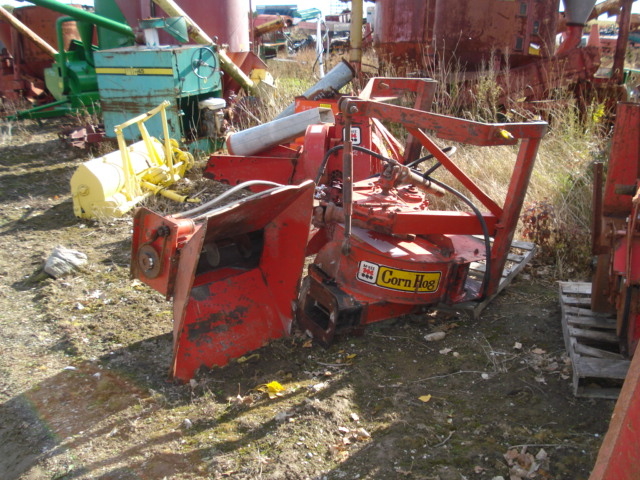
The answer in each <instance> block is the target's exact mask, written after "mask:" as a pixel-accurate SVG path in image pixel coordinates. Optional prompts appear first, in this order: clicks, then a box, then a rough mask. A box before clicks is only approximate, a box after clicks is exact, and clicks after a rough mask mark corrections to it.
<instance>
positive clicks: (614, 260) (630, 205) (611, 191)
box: [560, 103, 640, 480]
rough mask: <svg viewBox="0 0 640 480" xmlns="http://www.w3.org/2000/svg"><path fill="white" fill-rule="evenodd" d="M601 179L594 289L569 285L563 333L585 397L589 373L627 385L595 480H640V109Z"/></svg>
mask: <svg viewBox="0 0 640 480" xmlns="http://www.w3.org/2000/svg"><path fill="white" fill-rule="evenodd" d="M594 172H595V175H594V180H595V181H594V184H595V188H594V202H593V206H594V208H593V210H594V215H593V219H594V222H593V253H594V255H596V256H597V266H596V271H595V274H594V277H593V282H592V283H591V284H571V283H561V286H560V290H561V299H562V307H563V328H564V330H565V331H564V333H565V341H566V342H567V349H568V351H569V353H570V355H571V358H572V364H573V369H574V385H575V387H576V389H577V393H582V394H585V395H587V396H589V395H590V392H589V390H588V388H587V387H586V385H585V386H582V385H580V382H581V381H582V378H585V379H586V378H587V377H588V376H589V375H590V374H589V373H588V372H599V373H598V375H594V376H602V377H608V378H607V380H610V379H620V380H622V379H624V384H623V385H622V389H621V391H620V394H619V397H618V401H617V403H616V406H615V409H614V413H613V417H612V420H611V424H610V426H609V431H608V432H607V434H606V436H605V438H604V441H603V444H602V447H601V449H600V453H599V455H598V459H597V462H596V465H595V467H594V470H593V472H592V474H591V477H590V479H591V480H632V479H637V478H640V461H639V460H638V459H639V458H640V436H639V435H638V432H639V431H640V355H637V354H636V355H634V352H635V351H636V350H637V345H638V341H639V340H640V219H639V216H640V190H639V188H638V187H639V186H640V104H633V103H620V104H618V107H617V112H616V123H615V131H614V135H613V139H612V142H611V151H610V154H609V161H608V163H607V165H606V178H604V177H605V175H604V166H603V164H602V163H598V164H596V165H595V169H594ZM603 180H604V181H603ZM603 184H604V188H603ZM579 291H580V292H579ZM580 293H582V294H587V295H588V294H590V297H591V301H590V304H589V303H587V302H586V301H584V300H586V299H587V297H586V296H585V298H583V299H582V305H578V304H577V303H580V301H581V299H580V298H576V297H577V296H578V295H580ZM589 307H590V308H589ZM608 339H610V343H608V342H609V340H608ZM630 357H631V360H630V361H629V360H627V358H630ZM600 390H601V391H604V392H606V391H607V390H606V389H600ZM615 394H616V395H617V391H616V392H615ZM592 396H596V395H595V394H594V395H592Z"/></svg>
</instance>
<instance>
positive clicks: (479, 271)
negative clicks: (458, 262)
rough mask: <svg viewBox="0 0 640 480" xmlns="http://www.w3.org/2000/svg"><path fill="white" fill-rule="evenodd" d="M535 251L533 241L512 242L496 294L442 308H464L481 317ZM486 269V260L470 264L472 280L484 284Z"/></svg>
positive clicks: (474, 316)
mask: <svg viewBox="0 0 640 480" xmlns="http://www.w3.org/2000/svg"><path fill="white" fill-rule="evenodd" d="M535 253H536V246H535V244H533V243H531V242H520V241H513V242H511V248H510V250H509V255H508V256H507V261H506V263H505V265H504V269H503V270H502V278H500V283H499V284H498V291H497V292H496V293H495V294H494V295H491V296H490V297H487V298H485V299H484V300H483V301H482V302H465V303H459V304H456V305H453V306H451V307H442V308H444V309H455V310H462V311H464V312H466V313H468V314H469V315H471V316H472V317H473V318H474V319H476V318H479V317H480V314H481V313H482V311H483V310H484V309H485V308H486V307H487V305H489V303H491V301H492V300H493V299H494V298H495V297H496V296H497V295H498V294H499V293H500V292H501V291H502V290H504V289H505V288H506V287H507V286H508V285H509V284H510V283H511V282H512V281H513V279H514V278H516V276H517V275H518V274H519V273H520V272H521V271H522V270H523V269H524V267H525V266H527V264H528V263H529V262H530V261H531V259H532V258H533V256H534V255H535ZM485 271H486V264H485V262H484V261H483V262H473V263H472V264H471V265H470V266H469V278H470V279H471V281H474V282H476V283H477V284H482V280H483V279H484V274H485Z"/></svg>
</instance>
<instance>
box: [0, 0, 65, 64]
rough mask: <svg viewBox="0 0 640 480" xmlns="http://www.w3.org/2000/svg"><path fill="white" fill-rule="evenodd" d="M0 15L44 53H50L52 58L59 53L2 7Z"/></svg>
mask: <svg viewBox="0 0 640 480" xmlns="http://www.w3.org/2000/svg"><path fill="white" fill-rule="evenodd" d="M0 15H1V16H2V17H4V19H5V20H6V21H7V22H9V23H10V24H11V25H12V26H13V28H15V29H16V30H18V32H20V33H21V34H22V35H24V36H25V37H27V38H28V39H29V40H31V41H32V42H33V43H35V44H36V46H37V47H38V48H39V49H40V50H42V51H43V52H45V53H48V54H49V55H51V56H52V57H53V56H55V55H56V54H57V53H58V51H57V50H56V49H55V48H53V47H52V46H51V45H49V44H48V43H47V42H46V41H44V40H43V39H42V37H40V36H39V35H38V34H37V33H36V32H34V31H33V30H31V29H30V28H29V27H27V26H26V25H25V24H24V23H22V22H21V21H20V20H18V19H17V18H16V17H14V16H13V15H12V14H11V13H10V12H8V11H7V10H5V9H4V8H2V7H0Z"/></svg>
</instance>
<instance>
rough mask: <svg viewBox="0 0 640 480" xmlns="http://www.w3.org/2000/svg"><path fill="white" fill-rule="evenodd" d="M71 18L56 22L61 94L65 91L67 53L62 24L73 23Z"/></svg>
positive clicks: (62, 18)
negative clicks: (61, 85) (61, 83)
mask: <svg viewBox="0 0 640 480" xmlns="http://www.w3.org/2000/svg"><path fill="white" fill-rule="evenodd" d="M73 21H74V19H73V18H71V17H59V18H58V19H57V20H56V38H57V39H58V46H59V47H60V56H59V58H58V65H59V67H60V79H61V80H62V81H63V82H64V83H65V85H64V88H63V89H62V93H63V94H65V93H66V91H67V86H68V85H67V52H65V51H64V35H63V34H62V24H63V23H66V22H73Z"/></svg>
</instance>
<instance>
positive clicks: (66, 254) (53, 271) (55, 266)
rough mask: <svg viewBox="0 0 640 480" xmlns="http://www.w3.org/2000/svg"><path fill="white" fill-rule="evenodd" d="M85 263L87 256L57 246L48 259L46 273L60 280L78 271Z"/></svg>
mask: <svg viewBox="0 0 640 480" xmlns="http://www.w3.org/2000/svg"><path fill="white" fill-rule="evenodd" d="M85 263H87V256H86V255H85V254H84V253H82V252H78V251H77V250H71V249H68V248H65V247H62V246H57V247H56V248H54V249H53V252H51V255H49V258H47V261H46V262H45V264H44V271H45V272H46V273H48V274H49V275H51V276H52V277H53V278H58V277H62V276H64V275H67V274H69V273H71V272H73V271H74V270H77V269H78V268H80V267H81V266H82V265H84V264H85Z"/></svg>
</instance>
